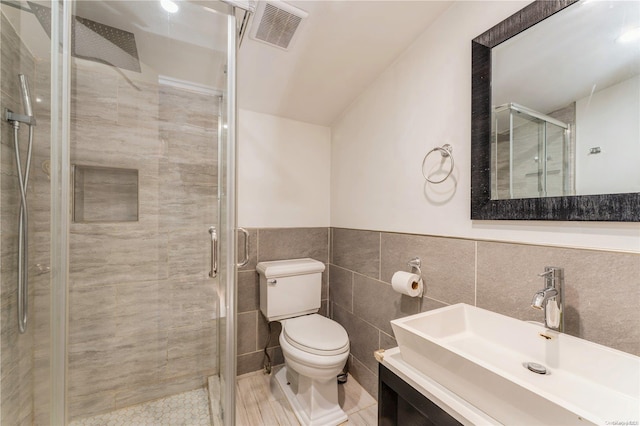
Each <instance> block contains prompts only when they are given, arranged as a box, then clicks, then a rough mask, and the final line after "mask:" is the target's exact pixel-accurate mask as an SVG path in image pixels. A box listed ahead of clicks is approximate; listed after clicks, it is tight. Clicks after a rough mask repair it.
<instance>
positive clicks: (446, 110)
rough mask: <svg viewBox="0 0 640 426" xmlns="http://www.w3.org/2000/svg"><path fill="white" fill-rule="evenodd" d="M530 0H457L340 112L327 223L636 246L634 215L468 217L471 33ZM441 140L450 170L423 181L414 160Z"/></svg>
mask: <svg viewBox="0 0 640 426" xmlns="http://www.w3.org/2000/svg"><path fill="white" fill-rule="evenodd" d="M528 3H529V2H528V1H524V2H520V1H516V2H486V1H482V2H472V1H470V2H458V3H455V4H454V5H453V6H451V7H450V8H449V9H448V10H447V11H446V12H445V13H444V14H443V15H442V17H441V18H439V19H438V20H437V21H436V22H435V23H434V24H432V25H431V26H430V27H429V28H428V29H427V31H426V32H425V33H423V34H422V35H421V36H420V37H419V38H418V39H417V40H416V42H415V43H414V44H413V45H412V46H411V47H410V48H409V49H408V50H407V51H406V52H405V53H404V54H403V55H401V57H400V58H399V59H398V60H397V61H396V62H395V63H394V64H393V65H392V66H391V67H390V68H389V69H387V70H386V71H385V72H384V73H383V74H382V75H381V76H380V77H379V78H378V80H377V81H376V82H375V83H374V84H373V85H372V86H371V87H369V89H368V90H367V91H366V92H365V93H364V94H363V95H361V96H360V97H359V98H358V100H357V101H356V102H354V103H353V104H352V105H351V106H350V107H349V108H348V109H347V111H345V113H344V114H343V115H342V116H341V118H340V119H339V120H338V121H337V122H336V123H335V124H334V126H333V127H332V144H331V226H334V227H348V228H357V229H371V230H384V231H398V232H411V233H420V234H430V235H442V236H454V237H466V238H480V239H491V240H499V241H514V242H524V243H539V244H550V245H561V246H575V247H590V248H599V249H614V250H630V251H635V252H640V226H638V224H637V223H581V222H523V221H472V220H470V219H469V218H470V179H471V178H470V168H471V166H470V164H471V161H472V159H471V158H470V151H471V149H470V144H471V109H470V107H471V40H472V39H473V38H474V37H476V36H477V35H479V34H481V33H482V32H484V31H486V30H487V29H489V28H491V27H492V26H493V25H495V24H496V23H498V22H499V21H501V20H503V19H505V18H507V17H508V16H510V15H511V14H513V13H514V12H516V11H517V10H519V9H521V8H522V7H524V6H525V5H526V4H528ZM444 143H449V144H451V145H452V146H453V152H454V157H455V164H456V167H455V170H454V173H453V175H452V177H451V178H450V179H448V180H447V181H446V182H445V183H443V184H441V185H425V184H424V180H423V178H422V174H421V172H420V165H421V163H422V158H423V156H424V154H425V153H426V152H427V151H429V150H430V149H432V148H433V147H435V146H441V145H442V144H444ZM430 158H432V157H430ZM447 166H448V163H447V164H445V167H447Z"/></svg>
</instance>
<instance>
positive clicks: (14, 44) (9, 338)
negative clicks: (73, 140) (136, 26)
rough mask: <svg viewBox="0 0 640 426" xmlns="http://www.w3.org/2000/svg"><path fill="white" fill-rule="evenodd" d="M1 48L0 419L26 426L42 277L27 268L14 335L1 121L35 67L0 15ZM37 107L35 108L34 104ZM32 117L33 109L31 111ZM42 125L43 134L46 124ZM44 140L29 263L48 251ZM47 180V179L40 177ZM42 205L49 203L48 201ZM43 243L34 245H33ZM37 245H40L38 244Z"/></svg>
mask: <svg viewBox="0 0 640 426" xmlns="http://www.w3.org/2000/svg"><path fill="white" fill-rule="evenodd" d="M0 19H1V20H2V21H1V22H0V44H1V46H2V49H1V50H2V60H1V64H2V70H1V72H0V90H1V91H2V93H1V95H0V96H1V101H2V102H1V105H0V111H2V115H3V116H2V119H1V120H0V130H1V136H0V139H1V140H0V142H1V144H0V149H1V151H0V185H1V188H0V218H1V219H2V228H1V230H0V237H1V238H0V253H1V263H0V282H1V285H0V314H1V315H0V326H1V329H2V333H1V338H0V360H1V362H0V380H1V384H0V408H1V409H0V418H1V419H2V423H3V424H11V425H19V424H25V425H30V424H32V422H33V419H34V387H35V386H36V382H35V380H34V370H35V363H34V357H33V354H34V347H35V345H36V341H35V340H34V334H35V332H34V330H35V327H36V322H35V321H34V313H35V314H37V311H36V310H35V309H34V304H33V303H34V297H35V294H36V291H38V288H39V287H42V284H43V282H46V281H45V279H46V278H47V277H48V276H47V275H42V276H39V275H36V274H35V273H34V272H35V270H34V268H32V269H31V270H30V274H31V276H30V286H29V297H28V298H29V307H30V311H31V312H30V317H29V322H28V324H27V332H26V333H25V334H19V332H18V313H17V273H18V268H17V265H18V209H19V199H20V195H19V194H20V192H19V189H18V175H17V172H16V163H15V159H14V147H13V127H12V126H11V125H10V124H9V123H8V122H7V121H6V120H5V119H4V110H5V108H9V109H11V110H13V111H14V112H17V113H20V114H22V113H23V110H22V101H21V97H20V89H19V85H18V74H25V75H26V76H27V78H28V79H29V82H30V83H31V84H32V87H33V82H34V80H35V75H36V63H35V59H34V57H33V55H32V54H31V53H30V52H29V50H28V49H27V48H26V46H25V45H24V44H23V43H22V41H21V40H20V38H19V37H18V34H17V32H16V30H15V29H14V28H13V27H12V25H11V24H10V23H9V21H8V20H7V18H6V17H5V15H4V14H3V13H0ZM35 107H36V108H37V105H35ZM36 113H37V109H36ZM43 124H44V129H45V131H46V129H47V124H46V123H43ZM27 135H28V130H27V126H26V125H22V126H21V128H20V132H19V140H20V153H21V155H22V164H23V165H24V164H25V155H26V151H27ZM48 143H49V141H48V137H47V136H46V135H42V133H41V132H40V129H39V128H37V129H36V135H35V137H34V149H35V152H34V159H35V161H34V162H33V165H32V173H31V178H30V184H29V189H28V195H27V197H28V198H29V200H30V202H31V203H30V210H31V212H30V216H29V218H30V219H31V220H30V223H29V231H30V236H29V241H30V242H31V244H30V247H29V258H30V262H29V263H30V264H31V265H33V264H35V263H37V262H39V261H40V257H41V256H40V254H42V253H43V250H38V253H36V247H38V248H39V249H44V250H45V251H47V252H48V248H49V246H48V244H47V240H46V239H43V240H40V239H39V238H38V237H39V236H38V235H36V229H40V226H39V224H38V223H37V222H38V219H39V217H40V215H39V214H37V213H35V211H36V210H40V209H41V208H42V204H41V203H38V201H37V200H34V195H40V194H38V192H39V191H37V190H36V182H42V177H43V176H44V174H43V173H41V172H40V171H38V170H36V169H37V168H38V165H39V164H40V161H38V159H39V158H41V155H42V152H43V151H46V149H47V148H46V146H48ZM44 179H45V180H46V177H45V178H44ZM45 203H48V198H47V199H46V201H45ZM38 240H40V241H41V242H42V243H43V244H42V245H39V246H36V245H35V244H33V243H34V242H35V241H38ZM40 241H39V242H40Z"/></svg>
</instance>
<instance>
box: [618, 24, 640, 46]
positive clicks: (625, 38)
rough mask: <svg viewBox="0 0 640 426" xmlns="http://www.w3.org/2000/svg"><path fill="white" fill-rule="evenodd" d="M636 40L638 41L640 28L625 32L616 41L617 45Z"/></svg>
mask: <svg viewBox="0 0 640 426" xmlns="http://www.w3.org/2000/svg"><path fill="white" fill-rule="evenodd" d="M636 40H640V27H636V28H632V29H630V30H628V31H625V32H624V33H622V35H621V36H620V37H618V39H617V41H618V43H629V42H632V41H636Z"/></svg>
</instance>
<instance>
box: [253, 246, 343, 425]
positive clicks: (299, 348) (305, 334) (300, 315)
mask: <svg viewBox="0 0 640 426" xmlns="http://www.w3.org/2000/svg"><path fill="white" fill-rule="evenodd" d="M256 269H257V271H258V273H259V274H260V311H261V312H262V314H263V315H264V317H265V318H266V319H267V320H269V321H280V323H281V324H282V332H281V333H280V347H281V348H282V353H283V355H284V360H285V366H284V367H283V368H282V369H280V370H279V371H278V372H277V373H276V374H275V379H276V381H277V382H278V384H279V385H280V387H281V388H282V390H283V392H284V394H285V396H286V397H287V400H288V401H289V403H290V404H291V406H292V408H293V411H294V413H295V415H296V417H297V418H298V420H299V421H300V423H301V424H303V425H309V426H321V425H322V426H325V425H326V426H329V425H331V426H333V425H338V424H340V423H342V422H345V421H347V414H346V413H345V412H344V411H343V410H342V408H340V405H339V404H338V382H337V379H336V377H337V375H338V374H340V372H342V369H343V368H344V365H345V363H346V362H347V358H348V357H349V336H348V335H347V332H346V331H345V329H344V328H343V327H342V326H341V325H340V324H338V323H337V322H335V321H333V320H331V319H329V318H326V317H324V316H322V315H319V314H317V312H318V310H319V309H320V300H321V288H322V272H323V271H324V269H325V267H324V264H323V263H322V262H318V261H317V260H313V259H291V260H278V261H273V262H260V263H258V265H257V267H256Z"/></svg>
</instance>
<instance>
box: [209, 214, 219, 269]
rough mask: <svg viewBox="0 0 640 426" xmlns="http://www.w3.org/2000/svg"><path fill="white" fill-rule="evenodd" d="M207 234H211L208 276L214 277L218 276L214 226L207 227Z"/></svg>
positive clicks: (216, 236) (216, 234)
mask: <svg viewBox="0 0 640 426" xmlns="http://www.w3.org/2000/svg"><path fill="white" fill-rule="evenodd" d="M209 234H210V235H211V270H210V271H209V277H211V278H215V277H216V276H218V233H217V232H216V227H215V226H211V227H209Z"/></svg>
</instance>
